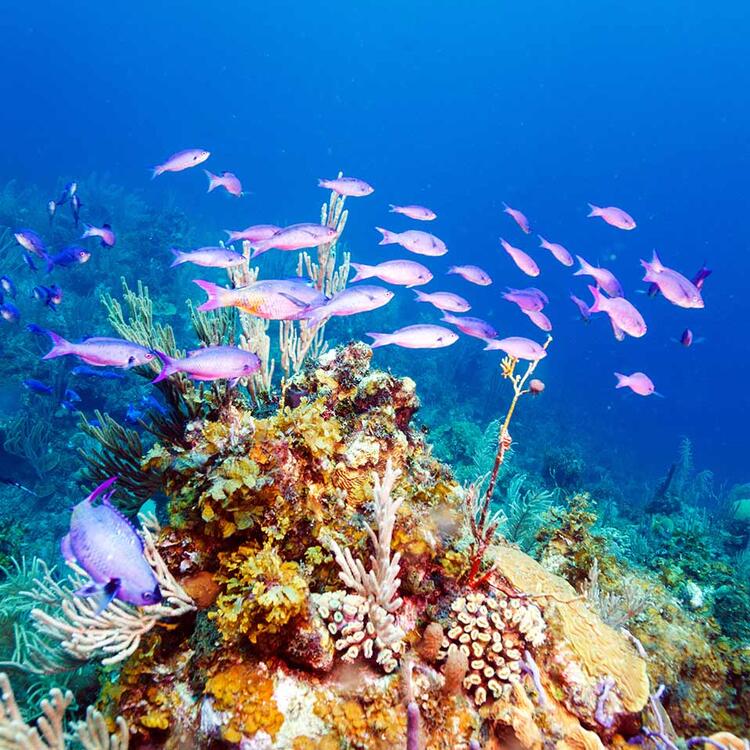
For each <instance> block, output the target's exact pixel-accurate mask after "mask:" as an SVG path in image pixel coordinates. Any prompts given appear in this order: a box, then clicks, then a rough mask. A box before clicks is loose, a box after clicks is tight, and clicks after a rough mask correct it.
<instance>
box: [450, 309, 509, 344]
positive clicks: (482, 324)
mask: <svg viewBox="0 0 750 750" xmlns="http://www.w3.org/2000/svg"><path fill="white" fill-rule="evenodd" d="M440 320H442V321H443V322H444V323H450V324H451V325H453V326H456V328H458V330H459V331H461V333H465V334H466V335H467V336H473V337H474V338H476V339H485V340H487V339H494V338H495V337H496V336H497V331H496V330H495V329H494V328H493V327H492V326H491V325H490V324H489V323H488V322H487V321H486V320H482V319H481V318H468V317H461V318H457V317H456V316H455V315H448V314H445V315H443V317H442V318H440Z"/></svg>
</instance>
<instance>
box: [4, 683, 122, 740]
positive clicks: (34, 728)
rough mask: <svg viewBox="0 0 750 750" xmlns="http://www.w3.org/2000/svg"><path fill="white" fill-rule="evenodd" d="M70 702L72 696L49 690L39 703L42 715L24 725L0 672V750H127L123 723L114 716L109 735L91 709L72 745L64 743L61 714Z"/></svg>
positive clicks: (62, 716)
mask: <svg viewBox="0 0 750 750" xmlns="http://www.w3.org/2000/svg"><path fill="white" fill-rule="evenodd" d="M72 702H73V693H71V692H70V691H69V690H68V691H66V692H65V693H63V692H62V691H61V690H59V689H58V688H53V689H52V690H50V693H49V699H45V700H43V701H42V702H41V704H40V708H41V711H42V715H41V716H40V717H39V718H38V719H37V720H36V724H34V725H31V724H27V723H26V722H25V721H24V718H23V716H22V715H21V712H20V710H19V709H18V704H17V703H16V697H15V695H14V693H13V688H12V687H11V684H10V680H8V675H6V674H4V673H0V750H65V748H66V747H73V745H74V744H76V746H77V745H78V744H80V745H81V746H83V748H84V750H128V744H129V740H130V735H129V732H128V725H127V723H126V721H125V720H124V719H123V718H122V717H120V716H118V717H117V720H116V725H117V732H116V733H115V734H110V733H109V730H108V729H107V724H106V722H105V721H104V717H103V716H102V715H101V713H99V711H97V710H96V709H95V708H93V707H92V706H89V707H88V709H87V710H86V721H82V722H80V723H79V724H77V725H76V726H75V727H74V733H73V737H72V738H71V739H72V740H73V742H71V743H70V744H68V743H67V739H68V736H67V734H66V732H65V712H66V711H67V710H68V706H70V704H71V703H72Z"/></svg>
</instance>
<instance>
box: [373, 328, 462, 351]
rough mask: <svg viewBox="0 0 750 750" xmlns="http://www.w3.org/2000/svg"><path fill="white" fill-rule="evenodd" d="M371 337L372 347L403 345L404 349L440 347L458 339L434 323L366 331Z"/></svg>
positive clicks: (453, 342)
mask: <svg viewBox="0 0 750 750" xmlns="http://www.w3.org/2000/svg"><path fill="white" fill-rule="evenodd" d="M367 335H368V336H370V337H372V340H373V341H372V344H371V346H372V348H373V349H377V348H378V347H379V346H388V345H389V344H394V345H395V346H403V347H404V348H405V349H442V348H443V347H445V346H450V345H451V344H455V343H456V341H458V334H457V333H454V332H453V331H451V330H449V329H448V328H443V326H434V325H426V324H425V325H415V326H406V328H399V329H398V330H397V331H394V332H393V333H368V334H367Z"/></svg>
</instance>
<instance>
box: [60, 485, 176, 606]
mask: <svg viewBox="0 0 750 750" xmlns="http://www.w3.org/2000/svg"><path fill="white" fill-rule="evenodd" d="M116 481H117V477H111V478H109V479H107V480H106V481H105V482H102V483H101V484H100V485H99V486H98V487H97V488H96V489H95V490H94V491H93V492H92V493H91V494H90V495H89V496H88V497H87V498H86V499H85V500H83V501H81V502H80V503H78V505H76V506H75V508H73V512H72V514H71V517H70V532H69V533H68V534H66V536H65V537H64V538H63V540H62V543H61V545H60V546H61V551H62V554H63V557H64V558H65V559H66V560H68V561H69V562H75V563H76V564H77V565H78V566H79V567H80V568H82V569H83V570H84V571H85V572H86V573H87V574H88V576H89V577H90V578H91V581H92V582H91V584H89V585H88V586H84V587H83V588H82V589H80V590H79V591H77V592H76V593H77V594H78V595H79V596H95V597H97V598H98V600H99V603H98V611H99V612H101V611H103V610H104V609H105V608H106V607H107V606H108V605H109V603H110V602H111V601H112V599H115V598H117V599H119V600H120V601H123V602H127V603H128V604H133V605H135V606H137V607H148V606H152V605H154V604H158V603H159V602H160V601H161V600H162V593H161V590H160V589H159V582H158V581H157V580H156V575H155V574H154V571H153V569H152V568H151V566H150V565H149V564H148V562H147V561H146V558H145V557H144V556H143V540H142V539H141V538H140V536H138V533H137V532H136V530H135V529H134V528H133V526H132V525H131V523H130V522H129V521H128V519H127V518H125V516H123V515H122V514H121V513H120V512H119V511H118V510H117V509H116V508H115V507H114V506H113V505H112V504H111V503H110V498H111V497H112V494H113V493H112V492H107V490H108V489H109V488H110V487H111V486H112V485H113V484H114V483H115V482H116ZM100 496H103V497H102V503H101V505H97V506H94V501H95V500H96V499H97V498H98V497H100Z"/></svg>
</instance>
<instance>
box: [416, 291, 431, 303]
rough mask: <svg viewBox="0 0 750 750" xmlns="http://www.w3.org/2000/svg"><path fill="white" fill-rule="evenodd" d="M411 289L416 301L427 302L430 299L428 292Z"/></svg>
mask: <svg viewBox="0 0 750 750" xmlns="http://www.w3.org/2000/svg"><path fill="white" fill-rule="evenodd" d="M412 291H413V292H414V294H416V296H417V302H429V301H430V295H429V294H426V293H425V292H420V291H419V289H413V290H412Z"/></svg>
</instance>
